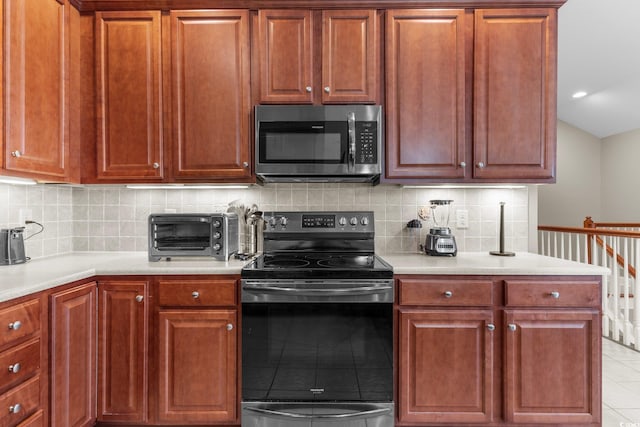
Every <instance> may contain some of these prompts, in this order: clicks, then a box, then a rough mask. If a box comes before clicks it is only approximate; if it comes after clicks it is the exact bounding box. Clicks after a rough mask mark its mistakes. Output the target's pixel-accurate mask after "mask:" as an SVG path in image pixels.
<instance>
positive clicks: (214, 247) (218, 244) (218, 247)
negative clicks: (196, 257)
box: [213, 243, 222, 251]
mask: <svg viewBox="0 0 640 427" xmlns="http://www.w3.org/2000/svg"><path fill="white" fill-rule="evenodd" d="M221 247H222V246H221V245H220V243H216V244H215V245H213V250H214V251H219V250H220V248H221Z"/></svg>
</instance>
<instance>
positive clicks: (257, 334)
mask: <svg viewBox="0 0 640 427" xmlns="http://www.w3.org/2000/svg"><path fill="white" fill-rule="evenodd" d="M265 221H266V229H265V232H264V253H263V255H261V256H260V257H258V258H257V259H255V260H253V261H252V262H251V263H249V264H248V265H247V266H245V267H244V268H243V269H242V330H243V333H242V378H243V381H242V426H243V427H271V426H288V427H298V426H305V427H309V426H314V427H320V426H329V425H331V426H333V427H338V426H339V427H343V426H345V427H346V426H348V427H356V426H358V427H364V426H368V427H372V426H375V427H389V426H392V425H393V420H394V414H393V296H394V289H393V270H392V268H391V266H389V265H388V264H387V263H386V262H385V261H384V260H382V259H381V258H379V257H378V256H376V254H375V244H374V242H375V232H374V224H375V221H374V217H373V212H368V211H367V212H271V213H266V215H265Z"/></svg>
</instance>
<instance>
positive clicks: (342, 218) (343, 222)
mask: <svg viewBox="0 0 640 427" xmlns="http://www.w3.org/2000/svg"><path fill="white" fill-rule="evenodd" d="M338 224H340V225H341V226H343V227H344V226H345V225H347V218H345V217H341V218H340V219H339V220H338Z"/></svg>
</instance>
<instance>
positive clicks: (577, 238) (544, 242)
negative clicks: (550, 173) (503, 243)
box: [538, 217, 640, 351]
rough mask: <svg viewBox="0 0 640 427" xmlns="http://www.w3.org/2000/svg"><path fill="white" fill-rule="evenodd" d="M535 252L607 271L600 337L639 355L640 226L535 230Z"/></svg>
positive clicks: (591, 225) (588, 221)
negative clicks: (639, 271)
mask: <svg viewBox="0 0 640 427" xmlns="http://www.w3.org/2000/svg"><path fill="white" fill-rule="evenodd" d="M538 252H539V253H540V254H542V255H547V256H552V257H556V258H562V259H567V260H572V261H577V262H582V263H587V264H593V265H599V266H602V267H606V268H609V270H610V271H611V274H609V275H608V276H604V277H603V283H602V316H603V319H602V333H603V335H605V336H608V337H610V338H611V339H613V340H616V341H619V342H620V343H621V344H624V345H627V346H631V347H633V348H635V349H636V350H638V351H640V295H637V296H638V297H635V296H636V294H637V289H636V269H637V267H638V266H640V224H635V223H596V222H593V220H592V219H591V218H590V217H587V218H586V219H585V222H584V227H582V228H580V227H555V226H538Z"/></svg>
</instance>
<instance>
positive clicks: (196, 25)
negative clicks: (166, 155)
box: [171, 10, 251, 180]
mask: <svg viewBox="0 0 640 427" xmlns="http://www.w3.org/2000/svg"><path fill="white" fill-rule="evenodd" d="M248 21H249V15H248V12H247V11H243V10H228V11H221V10H217V11H172V12H171V52H172V54H171V63H172V73H173V76H172V81H173V111H172V114H173V120H172V124H173V144H174V149H173V150H172V151H173V156H174V161H173V162H174V168H173V169H174V176H175V177H176V178H210V179H222V180H224V179H238V178H249V177H250V176H251V167H250V164H251V154H250V147H251V138H250V136H249V129H250V123H249V118H250V117H251V106H250V90H249V84H248V82H249V61H250V57H249V27H248Z"/></svg>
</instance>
